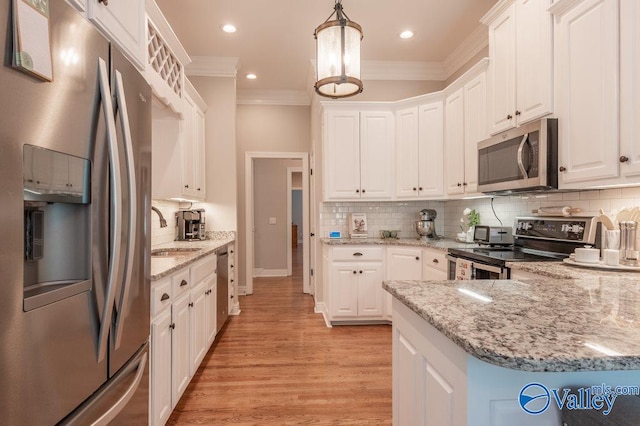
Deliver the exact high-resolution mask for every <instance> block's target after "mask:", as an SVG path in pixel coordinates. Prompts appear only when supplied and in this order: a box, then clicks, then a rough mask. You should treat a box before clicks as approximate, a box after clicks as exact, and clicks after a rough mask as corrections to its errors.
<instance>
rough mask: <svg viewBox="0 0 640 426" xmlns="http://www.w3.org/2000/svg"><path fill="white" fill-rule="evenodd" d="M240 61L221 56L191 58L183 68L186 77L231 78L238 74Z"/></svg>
mask: <svg viewBox="0 0 640 426" xmlns="http://www.w3.org/2000/svg"><path fill="white" fill-rule="evenodd" d="M239 67H240V59H239V58H234V57H223V56H192V57H191V63H190V64H189V65H187V66H186V67H185V72H186V74H187V75H197V76H204V77H233V78H235V77H236V75H237V74H238V68H239Z"/></svg>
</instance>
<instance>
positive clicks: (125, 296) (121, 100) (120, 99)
mask: <svg viewBox="0 0 640 426" xmlns="http://www.w3.org/2000/svg"><path fill="white" fill-rule="evenodd" d="M115 85H116V87H115V92H116V93H115V95H116V102H117V107H118V109H119V111H120V114H119V116H120V126H121V129H122V138H123V142H124V150H125V151H124V152H125V161H126V169H127V181H128V190H129V200H128V201H129V212H128V218H127V221H128V229H129V235H128V241H127V246H126V248H125V250H126V251H127V253H126V256H125V257H124V258H125V262H126V265H125V274H124V282H123V283H122V286H121V288H120V297H119V300H116V303H117V305H116V312H117V318H116V325H115V349H118V348H119V347H120V342H121V341H122V334H123V332H122V330H123V328H124V321H125V318H126V315H125V313H126V311H127V309H128V304H129V287H130V286H131V277H132V276H133V265H134V257H135V248H136V237H137V235H138V232H137V220H136V217H137V204H138V196H137V192H136V171H135V167H134V158H133V143H132V139H131V126H130V125H129V113H128V111H127V101H126V99H125V96H124V83H123V81H122V74H121V73H120V71H117V70H116V72H115Z"/></svg>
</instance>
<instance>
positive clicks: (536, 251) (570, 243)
mask: <svg viewBox="0 0 640 426" xmlns="http://www.w3.org/2000/svg"><path fill="white" fill-rule="evenodd" d="M598 225H599V224H598V223H597V222H596V220H595V218H593V217H518V218H516V220H515V226H514V229H513V237H514V244H513V245H512V246H508V247H504V246H492V245H487V246H483V247H476V248H461V249H449V254H448V256H447V258H448V260H449V267H448V275H449V279H454V278H455V269H456V262H457V259H463V260H466V261H469V262H472V267H471V278H472V279H478V280H481V279H491V280H496V279H509V278H510V277H511V271H510V269H509V268H508V267H507V266H506V263H507V262H544V261H560V260H562V259H564V258H566V257H569V254H571V253H573V251H574V250H575V249H576V248H578V247H584V246H585V245H587V244H591V245H599V243H597V242H599V241H600V237H599V233H600V226H598Z"/></svg>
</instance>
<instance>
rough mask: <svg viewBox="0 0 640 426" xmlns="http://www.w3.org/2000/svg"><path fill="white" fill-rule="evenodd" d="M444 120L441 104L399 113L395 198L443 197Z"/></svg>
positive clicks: (432, 104)
mask: <svg viewBox="0 0 640 426" xmlns="http://www.w3.org/2000/svg"><path fill="white" fill-rule="evenodd" d="M443 120H444V115H443V106H442V102H441V101H438V102H433V103H429V104H425V105H420V106H416V107H411V108H405V109H401V110H399V111H397V112H396V197H398V198H420V199H427V198H439V197H442V195H443V194H444V183H443V182H444V177H443V172H444V170H443V157H444V154H443V149H444V130H443V126H444V123H443Z"/></svg>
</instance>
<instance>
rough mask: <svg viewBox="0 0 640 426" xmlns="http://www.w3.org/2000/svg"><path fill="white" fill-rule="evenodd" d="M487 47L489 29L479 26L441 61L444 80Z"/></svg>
mask: <svg viewBox="0 0 640 426" xmlns="http://www.w3.org/2000/svg"><path fill="white" fill-rule="evenodd" d="M487 46H489V29H488V28H487V27H486V26H485V25H483V24H480V25H478V27H477V28H476V29H475V30H474V31H473V32H472V33H471V34H470V35H469V36H468V37H467V38H466V39H464V41H463V42H462V43H460V45H458V47H456V49H455V50H454V51H453V52H451V54H450V55H449V56H447V57H446V58H445V59H444V61H442V65H443V68H444V70H445V74H446V76H447V77H446V78H449V77H451V76H452V75H453V74H454V73H455V72H456V71H458V70H459V69H460V68H462V67H463V66H464V64H466V63H467V62H469V61H470V60H471V59H472V58H473V57H474V56H476V55H477V54H478V53H480V51H482V49H484V48H485V47H487Z"/></svg>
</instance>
